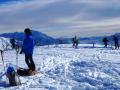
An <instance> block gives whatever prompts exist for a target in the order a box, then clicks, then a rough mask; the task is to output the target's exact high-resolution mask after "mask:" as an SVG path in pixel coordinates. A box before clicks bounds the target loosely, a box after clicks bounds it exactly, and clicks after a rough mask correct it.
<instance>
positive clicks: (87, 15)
mask: <svg viewBox="0 0 120 90" xmlns="http://www.w3.org/2000/svg"><path fill="white" fill-rule="evenodd" d="M26 27H30V28H32V29H35V30H38V31H40V32H43V33H46V34H48V35H50V36H53V37H72V36H74V35H77V36H80V37H88V36H101V35H102V36H103V35H105V36H106V35H111V34H114V33H118V32H120V1H119V0H0V33H4V32H5V33H6V32H15V31H23V30H24V28H26Z"/></svg>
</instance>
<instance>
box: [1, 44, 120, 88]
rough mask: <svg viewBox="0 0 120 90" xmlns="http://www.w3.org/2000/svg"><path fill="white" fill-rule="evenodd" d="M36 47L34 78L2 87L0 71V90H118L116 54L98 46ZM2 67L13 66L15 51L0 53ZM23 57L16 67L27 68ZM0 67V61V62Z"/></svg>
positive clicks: (119, 66) (119, 64) (118, 56)
mask: <svg viewBox="0 0 120 90" xmlns="http://www.w3.org/2000/svg"><path fill="white" fill-rule="evenodd" d="M71 46H72V45H60V46H54V45H52V46H49V47H48V46H42V47H36V48H35V51H34V61H35V64H36V68H37V70H38V74H36V75H35V76H29V77H20V80H21V82H22V85H19V86H15V87H6V82H5V80H6V78H5V76H4V75H3V73H4V70H3V68H0V71H1V72H0V89H1V90H120V50H114V49H112V48H108V49H107V48H102V47H103V46H101V45H98V46H97V47H96V48H92V46H89V45H87V44H86V45H80V46H79V48H78V49H74V48H72V47H71ZM4 60H5V64H7V63H12V64H13V65H16V53H15V50H9V51H5V52H4ZM24 63H25V61H24V55H19V56H18V66H20V67H24V68H27V66H26V64H24ZM0 66H1V67H3V66H2V61H1V62H0Z"/></svg>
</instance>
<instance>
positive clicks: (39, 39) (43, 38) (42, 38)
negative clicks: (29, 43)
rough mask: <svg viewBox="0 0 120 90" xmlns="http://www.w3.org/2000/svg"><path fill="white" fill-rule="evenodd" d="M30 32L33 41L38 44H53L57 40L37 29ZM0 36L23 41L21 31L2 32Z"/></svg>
mask: <svg viewBox="0 0 120 90" xmlns="http://www.w3.org/2000/svg"><path fill="white" fill-rule="evenodd" d="M32 34H33V38H34V41H35V43H36V44H38V45H48V44H54V43H56V42H57V41H56V39H54V38H52V37H50V36H47V35H46V34H43V33H41V32H38V31H34V30H33V31H32ZM0 37H5V38H15V39H16V40H18V41H23V40H24V33H23V32H14V33H4V34H0Z"/></svg>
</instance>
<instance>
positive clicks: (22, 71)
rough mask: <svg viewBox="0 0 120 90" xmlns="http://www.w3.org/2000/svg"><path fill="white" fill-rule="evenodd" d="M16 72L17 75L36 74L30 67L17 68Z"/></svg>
mask: <svg viewBox="0 0 120 90" xmlns="http://www.w3.org/2000/svg"><path fill="white" fill-rule="evenodd" d="M17 74H18V75H19V76H33V75H35V74H36V71H32V70H30V69H24V68H20V69H17Z"/></svg>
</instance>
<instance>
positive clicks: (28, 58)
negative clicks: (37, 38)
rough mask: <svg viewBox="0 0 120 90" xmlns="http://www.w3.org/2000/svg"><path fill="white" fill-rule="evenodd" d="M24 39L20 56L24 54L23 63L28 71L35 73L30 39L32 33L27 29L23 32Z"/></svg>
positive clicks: (32, 43)
mask: <svg viewBox="0 0 120 90" xmlns="http://www.w3.org/2000/svg"><path fill="white" fill-rule="evenodd" d="M24 33H25V39H24V41H23V46H22V50H21V52H20V54H22V53H24V54H25V62H26V64H27V66H28V69H29V70H31V71H35V63H34V61H33V50H34V40H33V37H32V32H31V30H30V29H29V28H26V29H25V30H24Z"/></svg>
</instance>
